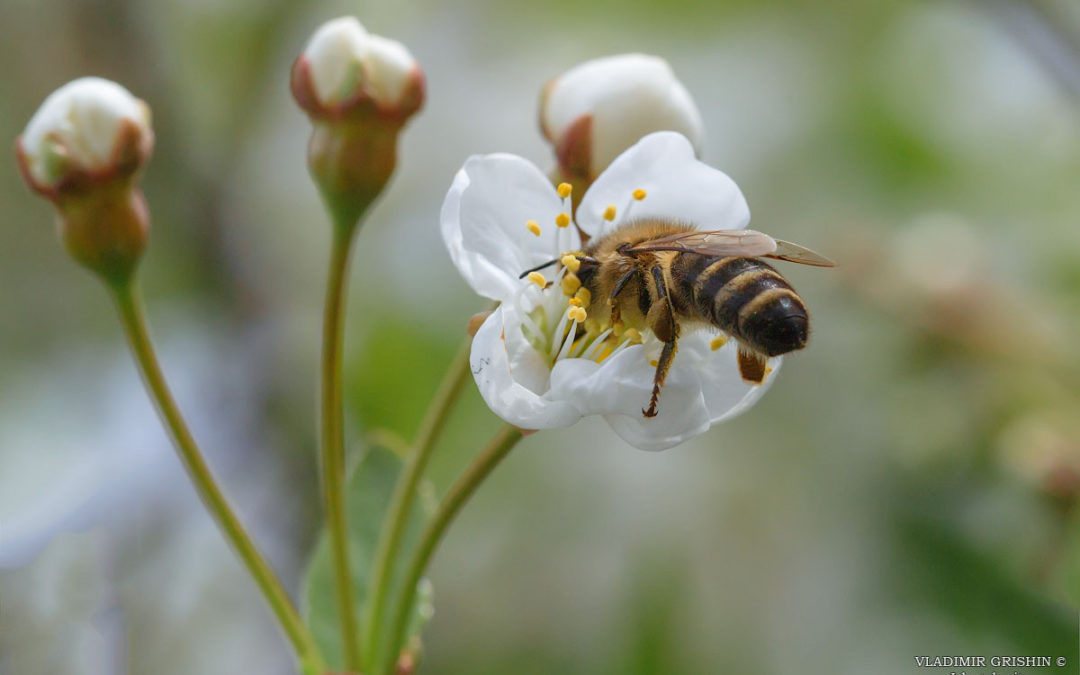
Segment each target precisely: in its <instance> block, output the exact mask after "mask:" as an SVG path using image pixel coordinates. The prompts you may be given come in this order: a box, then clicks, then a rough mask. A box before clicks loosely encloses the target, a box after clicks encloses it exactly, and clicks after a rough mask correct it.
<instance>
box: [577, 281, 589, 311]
mask: <svg viewBox="0 0 1080 675" xmlns="http://www.w3.org/2000/svg"><path fill="white" fill-rule="evenodd" d="M574 297H575V298H577V299H578V300H580V301H581V306H582V307H588V306H589V305H591V304H592V293H590V292H589V289H587V288H585V287H584V286H582V287H581V288H579V289H577V293H575V294H574Z"/></svg>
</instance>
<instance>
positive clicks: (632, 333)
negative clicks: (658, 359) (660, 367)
mask: <svg viewBox="0 0 1080 675" xmlns="http://www.w3.org/2000/svg"><path fill="white" fill-rule="evenodd" d="M623 337H624V338H626V339H627V340H629V341H630V342H633V343H634V344H641V333H639V332H637V331H636V330H634V329H633V328H627V329H626V330H625V331H624V332H623ZM653 365H655V364H653Z"/></svg>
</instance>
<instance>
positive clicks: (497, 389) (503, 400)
mask: <svg viewBox="0 0 1080 675" xmlns="http://www.w3.org/2000/svg"><path fill="white" fill-rule="evenodd" d="M503 310H504V308H503V307H499V308H498V309H496V310H495V311H494V312H492V314H491V316H489V317H488V318H487V320H486V321H485V322H484V324H483V325H482V326H480V330H479V331H477V333H476V337H475V338H474V339H473V344H472V353H471V354H470V357H469V361H470V363H471V365H472V372H473V378H474V379H475V380H476V386H477V387H478V388H479V390H480V395H481V396H483V398H484V401H485V402H486V403H487V404H488V407H489V408H491V410H492V412H494V413H495V414H496V415H498V416H499V417H501V418H502V419H504V420H505V421H507V422H509V423H510V424H513V425H514V426H517V427H520V428H522V429H551V428H555V427H566V426H570V425H571V424H573V423H574V422H576V421H578V420H579V419H581V413H579V412H578V410H577V408H575V407H574V406H573V405H572V404H570V403H568V402H566V401H559V400H552V399H549V398H548V397H545V396H540V395H537V394H536V393H534V392H533V391H531V390H530V389H529V388H528V387H526V386H524V385H522V384H521V383H520V382H518V381H517V379H516V378H515V373H514V372H513V371H512V370H511V368H510V363H509V360H508V358H507V351H506V344H505V341H504V339H503V330H504V314H503ZM506 330H510V328H509V327H506Z"/></svg>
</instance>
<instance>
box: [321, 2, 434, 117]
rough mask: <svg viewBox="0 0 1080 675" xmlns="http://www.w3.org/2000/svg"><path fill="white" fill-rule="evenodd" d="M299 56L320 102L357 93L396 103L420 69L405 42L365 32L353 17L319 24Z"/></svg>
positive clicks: (336, 100) (338, 100) (347, 98)
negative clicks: (309, 74)
mask: <svg viewBox="0 0 1080 675" xmlns="http://www.w3.org/2000/svg"><path fill="white" fill-rule="evenodd" d="M301 58H303V59H305V60H306V61H307V63H308V64H309V66H310V73H311V84H312V88H313V90H314V94H315V98H316V99H317V100H318V102H319V103H320V104H321V105H322V106H324V107H333V106H335V105H339V104H342V103H346V102H348V101H350V100H353V99H355V98H357V97H358V96H361V95H363V96H367V97H370V98H371V99H373V100H374V101H375V102H377V103H378V104H380V105H382V106H389V107H394V106H398V105H399V104H401V103H402V101H403V99H404V98H405V97H406V94H408V93H409V89H410V88H411V86H410V85H412V84H413V83H415V82H416V80H417V78H418V77H419V73H420V69H419V66H418V65H417V63H416V59H414V58H413V57H412V54H410V53H409V50H408V49H406V48H405V46H404V45H403V44H401V43H400V42H397V41H395V40H390V39H387V38H384V37H380V36H378V35H372V34H370V33H368V32H367V31H366V30H364V27H363V25H361V23H360V22H359V21H358V20H357V19H356V18H355V17H351V16H344V17H341V18H338V19H334V20H332V21H327V22H326V23H324V24H323V25H322V26H320V27H319V29H318V30H316V31H315V34H314V35H312V37H311V40H310V41H309V42H308V44H307V47H306V48H305V49H304V52H303V54H302V55H301Z"/></svg>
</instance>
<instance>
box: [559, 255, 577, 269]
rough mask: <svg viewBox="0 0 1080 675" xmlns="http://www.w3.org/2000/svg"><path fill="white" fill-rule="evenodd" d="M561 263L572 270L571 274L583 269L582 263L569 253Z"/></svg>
mask: <svg viewBox="0 0 1080 675" xmlns="http://www.w3.org/2000/svg"><path fill="white" fill-rule="evenodd" d="M559 262H561V263H562V266H563V267H565V268H566V269H568V270H570V271H571V272H577V271H578V270H579V269H581V261H580V260H578V259H577V257H576V256H572V255H570V254H569V253H567V254H566V255H564V256H563V257H562V260H560V261H559Z"/></svg>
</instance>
